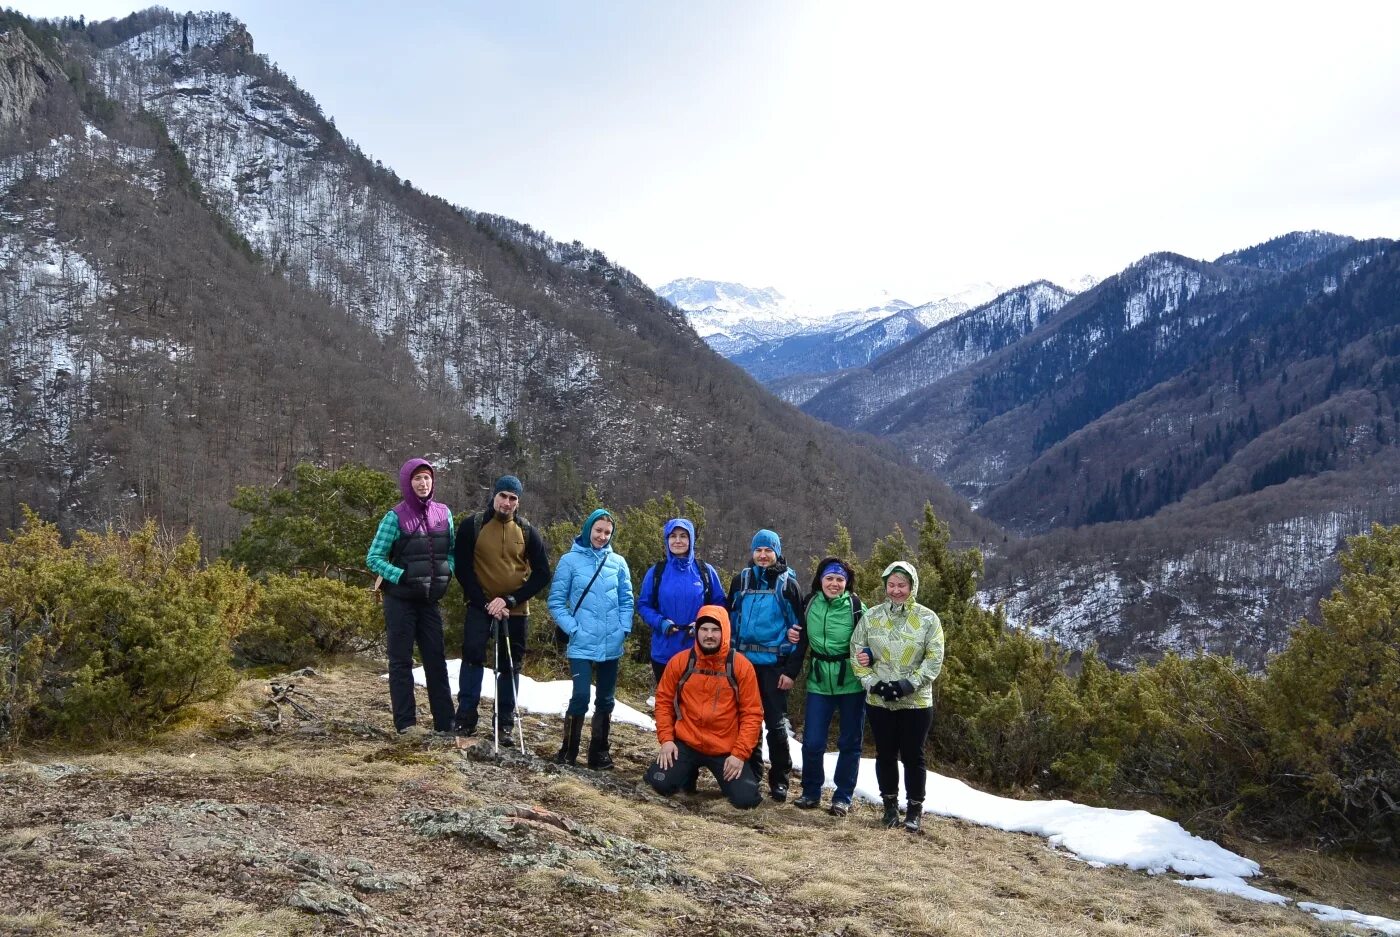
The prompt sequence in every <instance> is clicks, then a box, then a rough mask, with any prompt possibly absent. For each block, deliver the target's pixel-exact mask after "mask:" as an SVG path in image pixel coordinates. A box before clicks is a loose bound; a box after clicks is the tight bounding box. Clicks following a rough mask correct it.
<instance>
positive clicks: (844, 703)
mask: <svg viewBox="0 0 1400 937" xmlns="http://www.w3.org/2000/svg"><path fill="white" fill-rule="evenodd" d="M837 713H840V717H841V731H840V733H839V734H838V735H837V736H836V753H837V754H836V779H835V780H836V794H835V795H834V796H833V797H832V798H831V800H832V803H838V802H839V803H843V804H849V803H850V802H851V795H852V794H854V793H855V790H856V775H857V774H859V773H860V744H861V740H862V739H863V738H864V734H865V691H864V690H860V691H858V692H855V693H840V694H837V695H835V696H828V695H827V694H825V693H812V692H810V691H809V692H808V693H807V715H806V716H805V717H804V718H803V721H802V796H803V797H808V798H811V799H812V800H820V799H821V796H822V785H823V784H825V783H826V766H825V764H823V756H824V755H825V754H826V736H827V732H828V731H830V729H831V717H832V716H835V715H836V714H837Z"/></svg>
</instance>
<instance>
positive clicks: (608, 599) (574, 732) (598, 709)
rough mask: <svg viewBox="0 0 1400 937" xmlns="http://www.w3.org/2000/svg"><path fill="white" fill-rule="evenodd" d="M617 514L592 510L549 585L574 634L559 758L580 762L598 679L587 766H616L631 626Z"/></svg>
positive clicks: (566, 628) (561, 618) (557, 611)
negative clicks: (614, 747)
mask: <svg viewBox="0 0 1400 937" xmlns="http://www.w3.org/2000/svg"><path fill="white" fill-rule="evenodd" d="M612 535H613V519H612V515H611V514H609V513H608V512H607V511H605V510H603V509H601V508H600V509H598V510H596V511H594V512H593V513H592V514H590V515H588V520H586V521H584V522H583V528H582V530H580V531H579V535H578V536H577V537H575V538H574V545H573V546H572V547H571V548H570V549H569V552H568V553H565V554H564V555H563V556H562V557H560V558H559V565H558V566H557V567H555V570H554V580H553V582H552V583H550V587H549V614H550V616H551V617H552V618H553V619H554V623H555V624H556V625H558V626H559V628H560V630H561V631H563V632H564V633H565V634H567V635H568V636H569V647H568V651H567V652H566V653H567V655H568V658H569V674H570V676H572V677H573V681H574V695H573V696H572V697H571V698H570V699H569V709H568V712H566V713H565V715H564V742H563V744H562V745H561V746H560V747H559V751H558V753H556V754H555V756H554V760H555V762H556V763H557V764H561V765H562V764H570V765H572V764H577V762H578V749H579V741H580V739H581V737H582V735H583V717H584V715H585V714H586V713H587V712H588V692H589V686H590V685H591V684H592V683H593V682H594V680H595V679H596V680H597V684H598V691H597V697H596V698H595V699H594V703H593V730H592V734H591V735H590V736H589V739H588V767H590V768H611V767H612V766H613V760H612V757H611V755H609V753H608V735H609V733H610V732H611V730H612V711H613V706H614V704H615V702H616V700H615V697H614V695H613V694H614V693H615V692H616V691H617V669H618V664H619V663H620V662H621V660H622V645H623V642H624V641H625V640H626V638H627V635H628V634H629V633H630V632H631V631H632V572H631V570H629V569H628V568H627V561H626V560H625V559H623V558H622V556H621V555H619V554H617V553H614V552H613V549H612V546H611V543H612Z"/></svg>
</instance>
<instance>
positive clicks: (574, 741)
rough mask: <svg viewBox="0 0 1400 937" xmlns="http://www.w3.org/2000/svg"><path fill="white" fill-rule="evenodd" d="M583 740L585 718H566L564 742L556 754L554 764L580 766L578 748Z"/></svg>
mask: <svg viewBox="0 0 1400 937" xmlns="http://www.w3.org/2000/svg"><path fill="white" fill-rule="evenodd" d="M582 738H583V717H582V716H567V715H566V716H565V717H564V741H563V743H561V744H560V746H559V751H557V752H555V753H554V763H555V764H556V765H576V764H578V746H579V742H580V740H581V739H582Z"/></svg>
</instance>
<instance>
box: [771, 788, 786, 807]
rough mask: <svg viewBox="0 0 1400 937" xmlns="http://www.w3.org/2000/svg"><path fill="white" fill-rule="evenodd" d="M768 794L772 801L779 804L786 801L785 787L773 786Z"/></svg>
mask: <svg viewBox="0 0 1400 937" xmlns="http://www.w3.org/2000/svg"><path fill="white" fill-rule="evenodd" d="M768 793H770V794H771V795H772V796H773V799H774V800H776V801H777V802H778V803H780V804H781V803H782V802H783V801H785V800H787V785H786V784H774V785H773V787H772V789H771V790H769V792H768Z"/></svg>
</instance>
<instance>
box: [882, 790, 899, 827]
mask: <svg viewBox="0 0 1400 937" xmlns="http://www.w3.org/2000/svg"><path fill="white" fill-rule="evenodd" d="M881 800H883V801H884V802H885V815H884V816H883V817H881V818H880V825H881V826H888V827H891V828H893V827H896V826H899V798H898V797H882V798H881Z"/></svg>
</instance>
